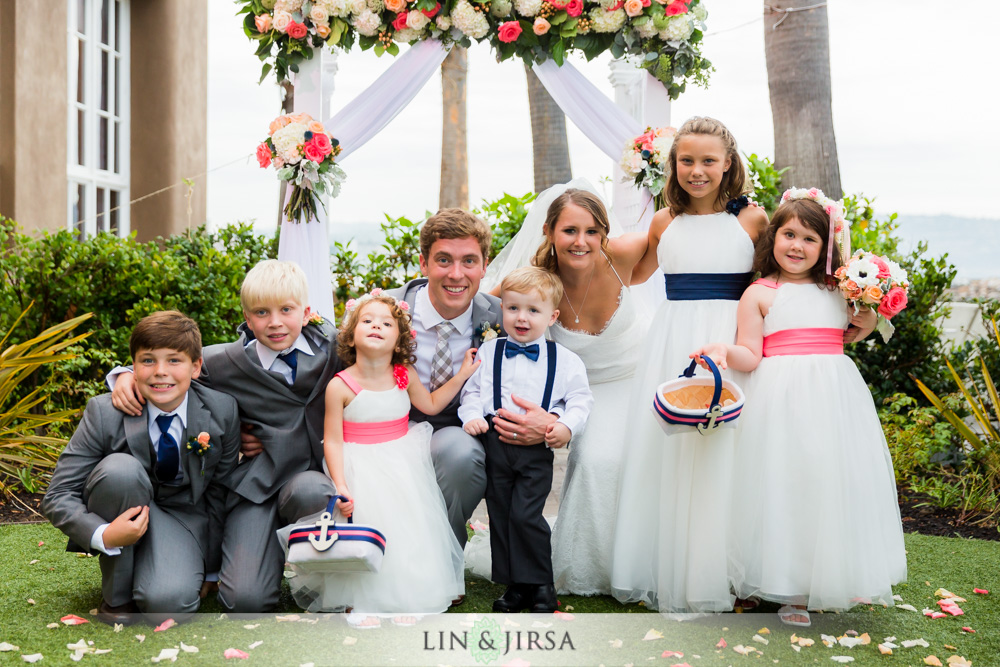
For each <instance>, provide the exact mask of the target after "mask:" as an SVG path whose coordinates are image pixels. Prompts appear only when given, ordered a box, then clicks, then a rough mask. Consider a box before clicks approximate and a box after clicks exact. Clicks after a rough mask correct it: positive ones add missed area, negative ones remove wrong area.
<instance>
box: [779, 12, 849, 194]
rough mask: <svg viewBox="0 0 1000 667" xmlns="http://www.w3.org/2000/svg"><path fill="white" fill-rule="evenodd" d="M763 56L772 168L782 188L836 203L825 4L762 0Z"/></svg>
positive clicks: (836, 172) (837, 174)
mask: <svg viewBox="0 0 1000 667" xmlns="http://www.w3.org/2000/svg"><path fill="white" fill-rule="evenodd" d="M764 13H765V15H766V16H765V18H764V53H765V57H766V59H767V86H768V89H769V91H770V94H771V117H772V121H773V123H774V164H775V166H776V167H778V168H779V169H781V168H783V167H790V169H789V171H788V173H787V175H786V176H785V178H784V179H783V180H784V181H785V183H786V184H787V185H795V186H798V187H818V188H820V189H822V190H823V192H825V193H826V194H827V195H828V196H830V197H832V198H834V199H839V198H840V197H841V195H842V194H843V191H842V190H841V187H840V164H839V162H838V159H837V138H836V137H835V136H834V133H833V109H832V105H831V93H830V28H829V23H828V21H827V14H826V3H822V4H817V3H816V2H815V0H764Z"/></svg>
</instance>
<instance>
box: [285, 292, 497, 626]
mask: <svg viewBox="0 0 1000 667" xmlns="http://www.w3.org/2000/svg"><path fill="white" fill-rule="evenodd" d="M347 305H348V312H347V317H346V322H345V323H344V326H343V328H342V329H341V331H340V336H339V349H338V353H339V354H340V358H341V359H342V360H343V361H344V363H345V364H349V366H348V367H347V368H345V369H344V370H343V371H341V372H340V373H338V374H337V376H336V377H335V378H334V379H333V380H331V381H330V384H329V385H328V386H327V390H326V422H325V428H324V436H325V437H324V443H323V447H324V452H325V461H324V468H325V469H326V470H327V472H328V474H329V475H330V477H331V478H332V479H333V482H334V485H335V486H336V487H337V493H338V494H340V495H343V496H346V497H347V498H348V500H349V502H346V503H345V502H343V501H338V502H337V509H338V510H339V511H340V513H341V514H343V515H344V516H351V515H352V514H353V516H354V520H355V522H356V523H359V524H364V525H370V526H372V527H374V528H377V529H378V530H379V531H381V532H382V533H383V534H384V535H385V539H386V549H385V557H384V559H383V561H382V568H381V571H380V572H378V573H377V574H374V573H367V572H365V573H355V572H351V573H344V572H339V573H327V574H323V573H318V572H311V573H310V572H308V566H301V567H299V568H298V569H299V572H298V576H296V577H294V578H293V579H292V580H291V588H292V593H293V595H294V596H295V599H296V602H298V603H299V604H300V606H303V607H306V608H307V609H308V610H309V611H320V610H323V611H341V610H344V609H347V608H353V610H354V614H353V615H352V616H351V617H349V619H348V620H349V621H350V622H352V624H354V625H356V626H358V627H377V626H378V625H379V624H380V621H379V619H378V616H377V614H390V615H397V616H396V617H395V618H394V619H393V621H394V622H397V623H400V624H410V623H412V622H414V621H413V620H411V617H410V616H398V615H399V614H407V615H410V614H419V613H429V612H441V611H445V610H446V609H448V607H449V605H450V604H451V601H452V600H454V599H455V598H457V597H459V596H460V595H463V594H464V593H465V576H464V571H463V568H464V563H463V555H462V549H461V547H459V545H458V542H456V541H455V536H454V533H453V532H452V529H451V524H450V523H449V522H448V517H447V513H446V510H445V503H444V498H443V497H442V496H441V490H440V488H439V487H438V484H437V479H436V477H435V474H434V467H433V465H432V463H431V457H430V449H429V447H430V436H431V426H430V425H429V424H408V417H407V416H408V415H409V412H410V405H411V402H412V404H413V405H415V406H416V407H417V408H418V409H419V410H420V411H421V412H423V413H425V414H429V415H433V414H437V413H438V412H439V411H440V410H441V409H442V408H444V407H445V406H447V405H448V403H449V401H450V400H451V399H452V398H454V396H455V395H456V394H457V393H458V392H459V390H460V389H461V387H462V385H463V384H464V382H465V380H467V379H468V378H469V376H470V375H472V372H473V371H474V370H475V369H476V367H477V366H478V362H473V360H472V359H473V354H474V352H475V350H469V352H467V353H466V356H465V360H464V362H463V364H462V367H461V369H460V370H459V372H458V373H457V374H456V375H455V376H454V377H452V378H451V379H450V380H449V381H448V382H446V383H445V384H444V385H442V386H441V388H440V389H438V390H436V391H435V392H433V393H429V392H428V391H427V389H426V388H425V387H424V386H423V385H422V384H421V383H420V381H419V380H418V379H417V375H416V371H414V369H413V367H412V366H411V365H410V362H411V360H412V357H413V346H414V340H413V336H412V334H411V332H410V317H409V315H408V314H407V312H406V310H407V309H408V306H407V304H406V303H405V302H398V301H396V299H394V298H392V297H391V296H388V295H386V294H384V293H383V292H382V290H378V289H376V290H373V291H372V293H371V294H368V295H365V296H363V297H361V298H359V299H357V301H356V302H348V304H347Z"/></svg>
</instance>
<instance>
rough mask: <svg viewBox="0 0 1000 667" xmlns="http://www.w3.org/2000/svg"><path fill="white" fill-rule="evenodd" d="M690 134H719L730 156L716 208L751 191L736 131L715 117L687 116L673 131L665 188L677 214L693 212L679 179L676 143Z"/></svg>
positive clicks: (727, 154) (665, 192) (689, 198)
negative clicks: (737, 144)
mask: <svg viewBox="0 0 1000 667" xmlns="http://www.w3.org/2000/svg"><path fill="white" fill-rule="evenodd" d="M688 134H706V135H709V136H713V137H718V138H719V140H720V141H721V142H722V146H723V147H724V148H725V151H726V157H727V158H729V169H728V170H726V173H724V174H723V175H722V182H721V183H719V194H718V195H717V196H716V201H715V208H717V209H718V210H720V211H722V210H724V207H725V205H726V203H727V202H728V201H729V200H730V199H734V198H735V197H739V196H740V195H742V194H746V193H748V192H750V190H749V184H748V183H747V174H746V168H745V167H744V166H743V160H741V159H740V151H739V148H737V146H736V138H735V137H733V134H732V133H731V132H730V131H729V130H728V129H727V128H726V126H725V125H723V124H722V123H721V122H720V121H717V120H715V119H714V118H708V117H705V116H695V117H694V118H688V119H687V120H686V121H684V124H683V125H681V129H679V130H677V134H675V135H674V143H673V144H672V145H671V146H670V157H669V159H668V160H667V162H668V164H669V165H670V175H669V176H668V177H667V185H666V187H664V188H663V192H664V194H665V195H666V199H667V203H668V204H669V205H670V210H671V211H673V213H674V215H677V214H679V213H692V212H693V211H692V210H691V195H689V194H688V193H687V191H686V190H685V189H684V188H682V187H681V184H680V182H679V181H678V180H677V145H678V144H679V143H680V140H681V139H682V138H683V137H684V136H685V135H688Z"/></svg>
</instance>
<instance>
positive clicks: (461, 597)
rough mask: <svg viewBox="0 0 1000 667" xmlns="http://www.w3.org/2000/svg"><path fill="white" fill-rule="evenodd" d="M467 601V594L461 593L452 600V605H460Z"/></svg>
mask: <svg viewBox="0 0 1000 667" xmlns="http://www.w3.org/2000/svg"><path fill="white" fill-rule="evenodd" d="M463 602H465V596H464V595H459V596H458V597H457V598H455V599H454V600H452V601H451V607H459V606H461V605H462V603H463Z"/></svg>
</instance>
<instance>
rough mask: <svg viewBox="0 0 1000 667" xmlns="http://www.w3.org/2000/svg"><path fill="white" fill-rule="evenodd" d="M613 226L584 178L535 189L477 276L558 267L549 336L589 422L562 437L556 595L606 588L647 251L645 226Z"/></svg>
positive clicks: (493, 278) (494, 278) (643, 321)
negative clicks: (574, 359) (638, 271)
mask: <svg viewBox="0 0 1000 667" xmlns="http://www.w3.org/2000/svg"><path fill="white" fill-rule="evenodd" d="M613 233H614V230H612V227H611V223H610V222H609V218H608V213H607V209H606V208H605V206H604V203H603V202H602V201H601V198H600V197H599V196H598V195H597V193H596V192H595V191H594V189H593V187H592V186H591V185H590V183H589V182H587V181H586V180H584V179H576V180H574V181H572V182H570V183H568V184H564V185H556V186H554V187H552V188H549V189H548V190H546V191H545V192H543V193H542V194H541V195H539V196H538V198H537V199H536V200H535V202H534V203H533V204H532V207H531V210H530V211H529V213H528V216H527V217H526V218H525V222H524V225H523V226H522V227H521V231H520V232H519V233H518V234H517V236H516V237H515V238H514V239H512V240H511V242H510V243H509V244H507V247H506V248H504V251H503V252H501V253H500V255H498V256H497V258H496V260H494V262H492V263H491V264H490V265H489V267H488V268H487V271H486V277H485V278H484V280H483V281H482V283H483V287H482V288H481V289H487V290H488V289H490V287H491V286H495V285H499V283H500V281H501V280H502V279H503V276H504V275H506V274H507V273H509V272H510V271H511V270H513V269H515V268H517V267H518V266H524V265H527V264H529V263H530V264H533V265H535V266H539V267H541V268H543V269H546V270H547V271H551V272H552V273H555V274H556V275H557V276H559V278H560V279H561V280H562V282H563V287H564V292H563V298H562V301H561V302H560V303H559V319H558V321H557V322H556V323H555V324H554V325H553V326H552V327H551V328H550V329H549V335H550V337H551V338H552V339H553V340H555V341H556V342H558V343H560V344H562V345H565V346H566V347H567V348H569V349H570V350H572V351H573V352H575V353H576V354H578V355H580V357H581V358H582V359H583V361H584V363H585V364H586V366H587V377H588V378H589V380H590V388H591V391H593V393H594V408H593V410H592V411H591V414H590V419H589V420H588V422H587V426H586V428H585V429H584V430H583V431H582V432H581V433H576V434H574V436H573V440H572V442H571V444H570V450H569V465H568V468H567V470H566V479H565V481H564V482H563V486H562V495H561V497H560V501H559V518H558V520H557V521H556V524H555V529H554V531H553V534H552V563H553V573H554V575H555V585H556V589H557V591H558V592H559V593H561V594H574V595H599V594H610V592H611V540H612V537H613V536H614V526H613V525H611V522H612V521H613V519H614V517H615V516H616V509H617V500H618V472H619V469H620V467H621V456H622V449H623V448H622V444H623V437H622V436H623V432H624V429H623V428H622V424H621V423H620V419H621V415H622V414H625V412H626V406H627V404H628V401H629V392H630V390H631V382H630V379H631V378H632V376H633V375H634V373H635V367H636V363H637V362H638V358H639V346H640V345H641V343H642V341H643V339H644V336H645V333H646V328H647V327H648V324H649V318H648V317H644V316H643V314H642V312H640V311H644V310H645V309H644V308H641V307H640V306H639V305H638V304H637V299H636V296H635V295H633V294H632V292H631V291H630V289H629V287H628V285H629V281H630V280H631V277H632V269H633V268H634V266H635V264H636V262H638V261H639V259H640V258H641V257H642V255H643V253H644V252H645V250H646V234H644V233H631V234H621V235H614V236H612V234H613ZM496 289H499V288H495V290H496ZM476 569H477V570H478V569H479V568H476Z"/></svg>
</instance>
